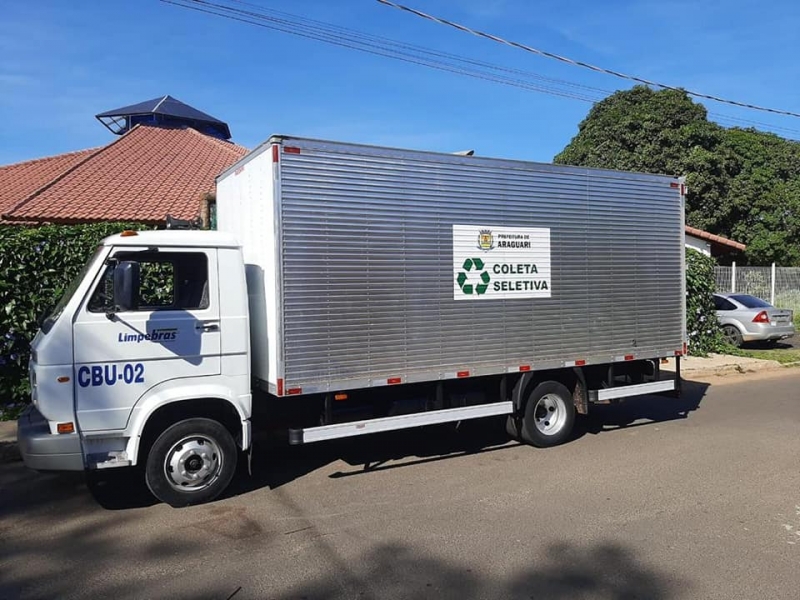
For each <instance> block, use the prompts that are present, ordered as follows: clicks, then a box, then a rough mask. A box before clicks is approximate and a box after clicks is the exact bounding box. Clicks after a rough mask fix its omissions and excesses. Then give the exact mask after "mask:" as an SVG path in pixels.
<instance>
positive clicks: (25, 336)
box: [0, 223, 141, 418]
mask: <svg viewBox="0 0 800 600" xmlns="http://www.w3.org/2000/svg"><path fill="white" fill-rule="evenodd" d="M123 229H141V226H138V225H136V224H131V223H98V224H91V225H46V226H42V227H18V226H2V227H0V336H2V337H0V418H2V416H3V415H5V416H11V417H13V416H14V415H15V409H16V408H18V407H19V405H20V404H23V403H26V402H27V401H28V398H29V394H30V389H29V385H28V373H27V370H28V357H29V344H30V342H31V340H32V339H33V336H34V335H36V332H37V330H38V329H39V325H38V322H37V321H38V318H39V316H40V315H41V314H42V313H43V312H45V311H48V310H49V309H51V308H52V307H53V306H54V305H55V304H56V302H57V301H58V299H59V298H60V297H61V295H62V294H63V293H64V290H65V289H66V287H67V286H68V284H69V283H70V281H71V280H72V279H73V278H74V277H75V276H76V275H77V274H78V272H79V271H80V269H81V267H82V266H83V265H84V264H85V263H86V261H87V260H88V259H89V257H90V256H91V255H92V253H93V252H94V251H95V249H96V248H97V245H98V244H99V242H100V241H101V240H102V239H103V238H104V237H106V236H108V235H111V234H114V233H119V232H120V231H122V230H123ZM3 407H5V409H4V408H3Z"/></svg>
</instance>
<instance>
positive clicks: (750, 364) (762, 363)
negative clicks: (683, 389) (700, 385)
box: [661, 354, 784, 379]
mask: <svg viewBox="0 0 800 600" xmlns="http://www.w3.org/2000/svg"><path fill="white" fill-rule="evenodd" d="M661 368H662V369H664V370H667V371H674V370H675V361H674V360H673V359H670V361H669V364H667V365H662V367H661ZM783 368H784V365H782V364H781V363H779V362H778V361H776V360H761V359H759V358H749V357H746V356H730V355H727V354H709V355H708V356H707V357H705V358H701V357H699V356H686V357H684V358H682V359H681V377H682V378H683V379H697V378H698V377H710V376H713V375H731V374H734V373H756V372H760V371H772V370H777V369H783Z"/></svg>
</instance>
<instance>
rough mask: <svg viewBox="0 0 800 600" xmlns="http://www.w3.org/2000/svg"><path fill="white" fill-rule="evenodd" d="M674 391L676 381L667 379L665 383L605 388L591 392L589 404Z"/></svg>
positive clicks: (656, 382) (654, 382)
mask: <svg viewBox="0 0 800 600" xmlns="http://www.w3.org/2000/svg"><path fill="white" fill-rule="evenodd" d="M674 389H675V380H674V379H667V380H665V381H652V382H650V383H639V384H636V385H623V386H620V387H613V388H603V389H601V390H589V402H602V401H604V400H616V399H618V398H629V397H630V396H643V395H645V394H657V393H659V392H670V391H673V390H674Z"/></svg>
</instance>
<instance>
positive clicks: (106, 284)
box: [73, 247, 221, 431]
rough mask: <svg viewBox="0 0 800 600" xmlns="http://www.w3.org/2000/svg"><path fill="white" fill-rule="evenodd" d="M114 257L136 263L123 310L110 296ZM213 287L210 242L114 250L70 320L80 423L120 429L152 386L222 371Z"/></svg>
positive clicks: (84, 427)
mask: <svg viewBox="0 0 800 600" xmlns="http://www.w3.org/2000/svg"><path fill="white" fill-rule="evenodd" d="M118 261H134V262H137V263H139V268H140V277H139V283H138V293H136V294H134V297H135V298H136V299H137V302H136V303H135V307H134V308H132V309H130V310H125V311H118V310H117V308H116V304H115V302H114V298H113V272H114V265H115V264H116V262H118ZM218 289H219V287H218V279H217V251H216V250H215V249H204V248H201V249H177V248H167V249H158V250H153V249H148V248H140V249H136V248H130V247H125V248H117V249H115V251H112V253H111V256H110V258H109V260H108V262H107V266H106V269H105V270H104V271H102V272H101V274H100V275H99V276H98V280H97V281H96V282H95V285H94V287H93V289H92V291H91V292H90V294H89V296H88V297H87V299H86V300H85V302H84V304H83V306H82V307H81V310H80V311H79V312H78V314H77V316H76V318H75V322H74V326H73V336H74V365H75V366H74V369H75V372H74V378H73V381H74V382H75V398H76V412H77V418H78V424H79V426H80V428H81V430H83V431H97V430H108V429H124V428H125V426H126V425H127V422H128V417H129V415H130V413H131V410H132V409H133V407H134V405H135V404H136V402H137V401H138V400H139V399H140V398H141V397H142V396H143V395H144V394H145V393H146V392H147V391H148V390H150V389H151V388H153V387H154V386H156V385H159V384H163V383H164V382H168V381H171V380H177V379H186V378H196V377H208V376H213V375H219V374H220V371H221V367H220V364H221V357H220V351H221V350H220V349H221V343H220V338H221V331H220V310H219V293H218Z"/></svg>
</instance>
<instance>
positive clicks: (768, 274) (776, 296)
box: [714, 263, 800, 313]
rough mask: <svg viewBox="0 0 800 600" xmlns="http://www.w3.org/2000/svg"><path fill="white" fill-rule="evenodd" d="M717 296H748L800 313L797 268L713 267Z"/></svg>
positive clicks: (799, 282)
mask: <svg viewBox="0 0 800 600" xmlns="http://www.w3.org/2000/svg"><path fill="white" fill-rule="evenodd" d="M714 275H715V278H716V288H717V291H718V292H740V293H742V294H751V295H753V296H758V297H759V298H763V299H764V300H768V301H769V302H770V303H771V304H774V305H775V306H777V307H779V308H790V309H792V310H793V311H795V313H798V312H800V267H776V266H775V265H774V264H773V265H772V266H771V267H737V266H736V263H734V264H733V265H731V266H730V267H714Z"/></svg>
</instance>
